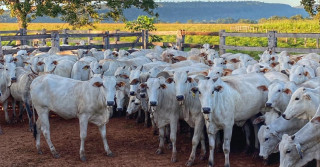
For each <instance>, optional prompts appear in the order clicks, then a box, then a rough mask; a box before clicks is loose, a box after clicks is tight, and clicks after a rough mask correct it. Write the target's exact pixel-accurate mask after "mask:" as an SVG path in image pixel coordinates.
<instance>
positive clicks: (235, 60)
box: [230, 58, 240, 63]
mask: <svg viewBox="0 0 320 167" xmlns="http://www.w3.org/2000/svg"><path fill="white" fill-rule="evenodd" d="M230 62H232V63H238V62H240V60H238V59H236V58H233V59H231V60H230Z"/></svg>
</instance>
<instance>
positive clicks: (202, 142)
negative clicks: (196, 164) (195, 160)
mask: <svg viewBox="0 0 320 167" xmlns="http://www.w3.org/2000/svg"><path fill="white" fill-rule="evenodd" d="M205 140H206V138H205V136H204V132H203V130H202V133H201V136H200V142H201V154H200V160H205V157H206V153H207V149H206V142H205Z"/></svg>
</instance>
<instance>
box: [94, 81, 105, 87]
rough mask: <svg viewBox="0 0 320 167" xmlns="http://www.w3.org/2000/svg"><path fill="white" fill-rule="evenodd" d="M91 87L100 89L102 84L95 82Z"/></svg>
mask: <svg viewBox="0 0 320 167" xmlns="http://www.w3.org/2000/svg"><path fill="white" fill-rule="evenodd" d="M92 86H94V87H101V86H103V83H102V82H95V83H93V85H92Z"/></svg>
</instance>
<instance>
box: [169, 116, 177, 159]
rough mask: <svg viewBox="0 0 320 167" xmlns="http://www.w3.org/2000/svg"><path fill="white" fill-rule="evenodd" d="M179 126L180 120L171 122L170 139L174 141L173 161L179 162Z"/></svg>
mask: <svg viewBox="0 0 320 167" xmlns="http://www.w3.org/2000/svg"><path fill="white" fill-rule="evenodd" d="M177 128H178V120H174V121H172V122H171V123H170V140H171V143H172V155H171V162H177V147H176V141H177Z"/></svg>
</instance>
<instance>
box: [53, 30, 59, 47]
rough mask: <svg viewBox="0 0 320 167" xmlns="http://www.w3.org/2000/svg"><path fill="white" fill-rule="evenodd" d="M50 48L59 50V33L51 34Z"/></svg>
mask: <svg viewBox="0 0 320 167" xmlns="http://www.w3.org/2000/svg"><path fill="white" fill-rule="evenodd" d="M51 47H57V48H58V49H60V37H59V31H52V32H51Z"/></svg>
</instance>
